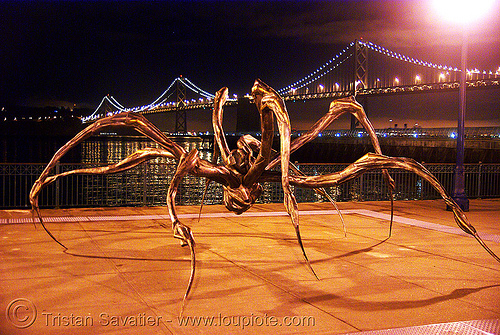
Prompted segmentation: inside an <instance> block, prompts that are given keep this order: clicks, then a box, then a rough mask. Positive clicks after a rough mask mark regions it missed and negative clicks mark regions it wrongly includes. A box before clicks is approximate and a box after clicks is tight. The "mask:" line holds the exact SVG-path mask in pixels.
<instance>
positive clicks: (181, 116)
mask: <svg viewBox="0 0 500 335" xmlns="http://www.w3.org/2000/svg"><path fill="white" fill-rule="evenodd" d="M175 91H176V95H177V105H176V111H175V132H176V133H179V132H182V133H185V132H186V131H187V126H186V85H184V82H183V81H182V76H180V77H179V78H178V79H177V81H176V84H175Z"/></svg>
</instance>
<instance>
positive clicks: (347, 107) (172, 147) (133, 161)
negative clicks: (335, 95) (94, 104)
mask: <svg viewBox="0 0 500 335" xmlns="http://www.w3.org/2000/svg"><path fill="white" fill-rule="evenodd" d="M252 96H253V98H254V101H255V104H256V106H257V109H258V111H259V113H260V118H261V130H262V136H261V140H260V141H259V140H257V139H255V138H254V137H252V136H250V135H244V136H242V137H241V138H240V139H239V140H238V142H237V148H236V149H233V150H230V149H229V147H228V145H227V142H226V139H225V137H224V132H223V129H222V117H223V106H224V104H225V101H226V99H227V97H228V89H227V88H222V89H221V90H219V91H218V92H217V93H216V96H215V99H214V109H213V117H212V121H213V127H214V134H215V142H216V143H217V146H216V149H218V153H219V154H220V159H221V161H222V164H217V163H216V159H215V160H214V162H209V161H206V160H203V159H201V158H199V156H198V151H197V150H196V149H193V150H192V151H191V152H186V151H185V150H184V149H183V148H182V147H181V146H179V145H178V144H176V143H174V142H173V141H171V140H170V139H169V138H168V137H167V136H165V134H163V133H162V132H161V131H160V130H159V129H158V128H157V127H156V126H154V125H153V124H152V123H151V122H149V121H148V120H147V119H146V118H145V117H144V116H142V115H140V114H138V113H133V112H126V113H120V114H116V115H113V116H109V117H106V118H103V119H100V120H98V121H96V122H95V123H93V124H91V125H90V126H88V127H87V128H85V129H84V130H82V131H81V132H80V133H79V134H77V135H76V136H75V137H74V138H73V139H71V140H70V141H69V142H68V143H66V144H65V145H64V146H63V147H61V148H60V149H59V150H58V151H57V152H56V153H55V155H54V157H53V158H52V160H51V161H50V162H49V163H48V165H47V166H46V168H45V169H44V171H43V172H42V174H41V175H40V177H39V178H38V180H37V181H36V182H35V184H34V185H33V187H32V189H31V192H30V202H31V206H32V212H33V218H34V215H35V213H36V214H37V215H38V218H39V220H40V222H41V224H42V226H43V228H44V229H45V231H47V233H48V234H49V235H50V237H52V239H54V240H55V241H56V242H57V243H59V244H60V245H61V246H62V247H64V248H66V247H65V246H64V245H63V244H62V243H61V242H59V241H58V240H57V239H56V238H55V237H54V236H53V235H52V234H51V233H50V231H49V230H47V228H46V227H45V225H44V224H43V221H42V217H41V214H40V210H39V206H38V196H39V194H40V191H41V190H42V188H43V187H45V186H47V185H49V184H51V183H53V182H54V181H55V180H57V179H58V178H61V177H64V176H68V175H73V174H108V173H118V172H121V171H125V170H128V169H131V168H133V167H135V166H137V165H139V164H141V163H143V162H145V161H147V160H150V159H154V158H158V157H166V158H174V159H175V160H177V161H178V165H177V170H176V172H175V174H174V176H173V178H172V180H171V182H170V186H169V189H168V193H167V206H168V211H169V214H170V219H171V221H172V229H173V233H174V237H175V238H178V239H180V240H181V245H182V246H189V248H190V252H191V274H190V278H189V282H188V285H187V289H186V292H185V294H184V298H183V303H182V309H181V313H182V310H183V309H184V306H185V302H186V299H187V297H188V295H189V292H190V289H191V286H192V283H193V279H194V274H195V262H196V260H195V241H194V238H193V235H192V233H191V229H190V228H189V227H188V226H186V225H184V224H183V223H181V222H180V221H179V219H178V217H177V215H176V210H175V196H176V193H177V189H178V187H179V184H180V183H181V181H182V178H183V177H184V176H186V175H187V174H191V175H194V176H197V177H205V178H207V181H215V182H217V183H220V184H221V185H222V187H223V190H224V197H223V200H224V205H225V206H226V208H227V209H228V210H230V211H232V212H235V213H237V214H241V213H243V212H245V211H246V210H247V209H249V208H250V207H251V206H252V205H253V204H254V203H255V201H256V200H257V199H258V198H259V196H260V195H261V193H262V186H261V183H263V182H270V181H272V182H281V184H282V186H283V191H284V205H285V208H286V210H287V212H288V214H289V216H290V219H291V222H292V224H293V226H294V228H295V232H296V235H297V240H298V243H299V245H300V247H301V250H302V252H303V256H304V259H305V262H306V264H307V265H308V266H309V268H310V269H311V271H312V272H313V274H314V275H315V276H316V274H315V273H314V271H313V269H312V267H311V266H310V264H309V261H308V258H307V255H306V252H305V250H304V246H303V244H302V239H301V236H300V231H299V215H298V206H297V202H296V200H295V197H294V195H293V192H292V191H291V185H293V186H297V187H303V188H312V189H315V190H316V191H317V192H319V193H320V194H323V195H325V196H326V197H328V198H329V199H330V201H331V202H332V203H333V204H334V202H333V200H332V199H331V198H330V197H329V196H328V194H327V193H326V192H325V191H324V189H323V188H324V187H330V186H336V185H339V184H341V183H344V182H346V181H348V180H351V179H354V178H356V177H358V176H360V175H361V174H363V173H365V172H367V171H370V170H374V169H382V171H383V173H384V176H385V179H386V181H387V183H388V184H389V188H390V189H391V190H392V189H393V187H394V181H393V180H392V178H391V177H390V175H389V173H388V172H387V170H386V169H388V168H399V169H405V170H408V171H411V172H414V173H416V174H418V175H419V176H420V177H422V178H423V179H424V180H426V181H427V182H429V183H430V184H431V185H432V186H433V187H434V188H435V189H436V190H437V191H438V192H439V193H440V195H441V196H442V198H443V199H444V201H445V202H446V204H447V205H448V206H449V207H450V208H451V209H452V211H453V214H454V217H455V221H456V223H457V224H458V226H459V227H460V228H461V229H462V230H463V231H465V232H466V233H468V234H470V235H472V236H473V237H475V238H476V240H477V241H478V242H479V243H480V244H481V245H482V246H483V248H484V249H486V251H488V253H490V254H491V255H492V256H493V257H494V258H495V259H496V260H497V261H499V262H500V258H499V257H498V256H496V255H495V254H494V253H493V251H491V250H490V249H489V248H488V246H487V245H486V244H485V243H484V242H483V241H482V240H481V238H480V237H479V235H478V234H477V232H476V230H475V228H474V227H473V226H472V225H471V224H470V223H469V222H468V220H467V218H466V216H465V214H464V213H463V211H462V210H461V209H460V208H459V207H458V205H457V204H456V203H455V202H454V201H453V199H452V198H451V197H450V196H449V195H448V194H447V193H446V191H445V189H444V188H443V187H442V186H441V184H440V183H439V182H438V180H437V179H436V178H435V177H434V176H433V175H432V174H431V173H430V172H429V171H428V170H427V169H426V168H425V167H424V166H422V165H421V164H419V163H417V162H416V161H414V160H412V159H408V158H393V157H387V156H384V155H382V152H381V149H380V145H379V142H378V139H377V136H376V134H375V131H374V128H373V126H372V125H371V123H370V121H369V120H368V118H367V117H366V114H365V112H364V110H363V107H362V106H361V105H360V104H359V103H357V102H356V100H355V99H354V98H353V97H349V98H342V99H338V100H334V101H333V102H332V103H331V104H330V108H329V111H328V113H326V114H325V115H324V116H323V117H322V118H321V119H320V120H318V121H317V122H316V124H314V126H313V127H312V128H311V129H310V130H309V131H308V132H306V133H305V134H304V135H302V136H300V137H298V138H296V139H294V140H293V141H291V130H290V120H289V117H288V112H287V110H286V107H285V104H284V102H283V100H282V99H281V97H280V96H279V95H278V94H277V93H276V91H274V90H273V89H272V88H271V87H269V86H268V85H266V84H265V83H263V82H262V81H260V80H256V81H255V84H254V85H253V88H252ZM345 113H351V114H352V115H354V116H355V117H356V118H357V119H358V120H359V122H360V123H361V124H362V125H363V127H364V128H365V129H366V131H367V132H368V134H369V135H370V139H371V142H372V144H373V146H374V149H375V153H368V154H366V155H364V156H363V157H361V158H360V159H358V160H357V161H356V162H354V163H353V164H351V165H349V166H348V167H347V168H345V169H344V170H343V171H340V172H335V173H331V174H326V175H318V176H306V175H304V174H303V173H301V172H300V171H299V170H298V169H297V168H295V167H294V166H293V164H291V163H290V153H291V152H293V151H295V150H297V149H298V148H300V147H301V146H303V145H304V144H305V143H307V142H309V141H311V140H313V139H314V138H316V137H317V136H318V134H319V133H320V132H322V131H323V130H324V129H325V128H326V127H328V125H330V124H331V123H332V122H333V121H334V120H335V119H337V118H338V117H339V116H340V115H342V114H345ZM274 118H276V122H277V125H278V129H279V135H280V153H279V154H278V153H275V152H273V149H272V142H273V137H274ZM109 126H125V127H130V128H133V129H135V130H137V131H138V132H140V133H142V134H143V135H145V136H146V137H148V138H149V139H151V140H153V141H154V142H156V143H157V144H159V146H160V147H161V148H145V149H142V150H138V151H137V152H135V153H133V154H132V155H130V156H129V157H127V158H125V159H124V160H122V161H120V162H118V163H116V164H112V165H108V166H104V167H96V168H88V169H79V170H72V171H67V172H64V173H60V174H55V175H51V171H52V169H53V168H54V166H55V165H56V163H57V162H58V161H59V160H60V159H61V157H62V156H64V155H65V154H66V152H67V151H68V150H70V149H71V148H73V147H74V146H75V145H77V144H78V143H80V142H82V141H83V140H84V139H86V138H88V137H89V136H91V135H92V134H94V133H95V132H97V131H99V130H101V129H102V128H104V127H109ZM278 164H280V165H281V172H277V171H273V170H271V169H272V168H274V167H275V166H276V165H278ZM207 186H208V182H207ZM391 193H392V191H391ZM391 199H392V196H391ZM391 208H392V206H391ZM339 214H340V212H339ZM342 222H343V220H342ZM391 226H392V218H391ZM316 277H317V276H316Z"/></svg>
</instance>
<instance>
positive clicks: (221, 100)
mask: <svg viewBox="0 0 500 335" xmlns="http://www.w3.org/2000/svg"><path fill="white" fill-rule="evenodd" d="M227 97H228V89H227V88H226V87H223V88H221V89H220V90H219V91H218V92H217V93H215V98H214V110H213V113H212V124H213V127H214V138H215V142H216V143H217V147H218V148H219V151H220V155H221V157H222V161H223V162H224V164H226V165H227V162H228V156H229V152H230V150H229V146H228V145H227V141H226V137H225V136H224V130H223V129H222V116H223V112H224V110H223V107H224V104H225V103H226V100H227Z"/></svg>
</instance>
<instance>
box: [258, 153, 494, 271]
mask: <svg viewBox="0 0 500 335" xmlns="http://www.w3.org/2000/svg"><path fill="white" fill-rule="evenodd" d="M391 168H392V169H403V170H407V171H410V172H413V173H415V174H417V175H419V176H420V177H422V179H424V180H426V181H427V182H428V183H430V184H431V185H432V186H433V187H434V189H435V190H436V191H438V192H439V194H440V195H441V197H442V198H443V200H444V201H445V203H446V204H447V205H448V206H449V207H450V208H451V209H452V211H453V215H454V218H455V222H456V224H457V225H458V227H459V228H460V229H462V230H463V231H464V232H465V233H467V234H469V235H472V236H473V237H474V238H475V239H476V240H477V241H478V242H479V244H480V245H481V246H482V247H483V248H484V249H485V250H486V251H487V252H488V253H489V254H490V255H491V256H492V257H493V258H494V259H495V260H496V261H498V262H500V258H499V257H498V256H497V255H496V254H495V253H494V252H493V251H492V250H491V249H490V248H489V247H488V246H487V245H486V244H485V243H484V241H483V240H482V239H481V237H480V236H479V235H478V234H477V232H476V229H475V228H474V227H473V226H472V225H471V224H470V223H469V221H468V219H467V217H466V216H465V213H464V212H463V211H462V209H461V208H460V207H459V206H458V205H457V204H456V203H455V201H454V200H453V199H452V198H451V197H450V196H449V195H448V193H447V192H446V190H445V189H444V187H443V186H442V185H441V184H440V183H439V181H438V180H437V179H436V177H434V175H432V174H431V173H430V172H429V171H428V170H427V169H426V168H425V167H424V166H423V165H422V164H420V163H418V162H416V161H415V160H413V159H410V158H395V157H388V156H383V155H379V154H373V153H368V154H366V155H364V156H363V157H361V158H360V159H358V160H357V161H356V162H354V163H353V164H351V165H349V166H348V167H347V168H345V169H344V170H342V171H340V172H335V173H331V174H326V175H321V176H306V177H304V176H295V175H292V176H290V182H291V184H292V185H296V186H299V187H306V188H315V187H329V186H337V185H339V184H341V183H344V182H347V181H349V180H351V179H354V178H356V177H358V176H360V175H362V174H363V173H365V172H368V171H371V170H376V169H391ZM273 179H276V177H274V176H273V175H268V179H267V181H274V180H273Z"/></svg>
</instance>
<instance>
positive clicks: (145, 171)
mask: <svg viewBox="0 0 500 335" xmlns="http://www.w3.org/2000/svg"><path fill="white" fill-rule="evenodd" d="M148 164H149V162H144V164H143V165H144V168H143V173H142V205H143V206H147V205H146V199H147V197H146V192H147V174H148Z"/></svg>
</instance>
